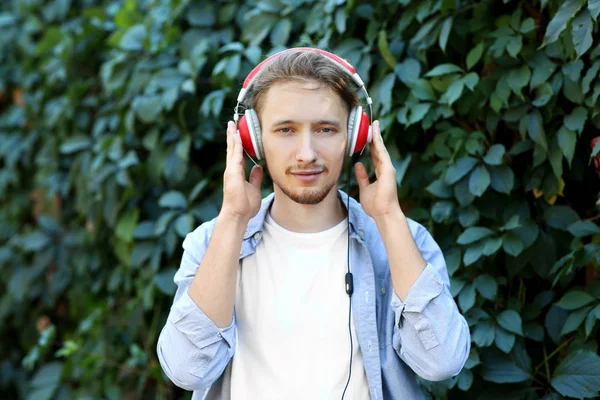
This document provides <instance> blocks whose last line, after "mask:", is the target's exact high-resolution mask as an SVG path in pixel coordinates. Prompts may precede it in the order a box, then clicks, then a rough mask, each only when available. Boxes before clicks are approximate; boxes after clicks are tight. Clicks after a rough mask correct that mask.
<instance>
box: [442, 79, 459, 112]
mask: <svg viewBox="0 0 600 400" xmlns="http://www.w3.org/2000/svg"><path fill="white" fill-rule="evenodd" d="M464 87H465V83H464V82H463V80H462V79H458V80H456V81H454V82H452V84H451V85H450V86H448V90H447V91H446V92H445V93H444V94H443V95H442V97H441V98H440V103H442V104H448V105H449V106H451V105H452V104H454V102H455V101H456V100H458V99H459V97H460V96H461V95H462V92H463V90H464Z"/></svg>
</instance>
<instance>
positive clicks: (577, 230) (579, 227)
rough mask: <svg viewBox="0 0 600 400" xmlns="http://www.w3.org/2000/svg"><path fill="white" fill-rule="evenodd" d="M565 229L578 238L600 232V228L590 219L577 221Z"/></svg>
mask: <svg viewBox="0 0 600 400" xmlns="http://www.w3.org/2000/svg"><path fill="white" fill-rule="evenodd" d="M567 230H568V231H569V232H571V234H572V235H573V236H575V237H578V238H580V237H584V236H590V235H595V234H597V233H600V228H598V225H596V224H595V223H593V222H592V221H577V222H575V223H573V224H571V225H569V227H568V228H567Z"/></svg>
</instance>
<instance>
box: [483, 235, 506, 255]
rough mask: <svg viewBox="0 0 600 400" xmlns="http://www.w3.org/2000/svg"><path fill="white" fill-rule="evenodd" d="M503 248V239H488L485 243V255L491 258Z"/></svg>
mask: <svg viewBox="0 0 600 400" xmlns="http://www.w3.org/2000/svg"><path fill="white" fill-rule="evenodd" d="M500 247H502V239H501V238H499V237H493V238H487V239H485V242H484V247H483V254H484V255H486V256H491V255H492V254H496V252H497V251H498V250H499V249H500Z"/></svg>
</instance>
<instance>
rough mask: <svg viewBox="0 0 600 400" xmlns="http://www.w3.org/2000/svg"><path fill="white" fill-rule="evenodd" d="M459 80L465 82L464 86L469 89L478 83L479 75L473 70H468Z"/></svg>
mask: <svg viewBox="0 0 600 400" xmlns="http://www.w3.org/2000/svg"><path fill="white" fill-rule="evenodd" d="M461 80H462V81H463V82H464V83H465V86H466V87H468V88H469V89H471V90H473V89H475V86H476V85H477V84H478V83H479V75H477V74H476V73H475V72H469V73H468V74H466V75H465V76H463V77H462V78H461Z"/></svg>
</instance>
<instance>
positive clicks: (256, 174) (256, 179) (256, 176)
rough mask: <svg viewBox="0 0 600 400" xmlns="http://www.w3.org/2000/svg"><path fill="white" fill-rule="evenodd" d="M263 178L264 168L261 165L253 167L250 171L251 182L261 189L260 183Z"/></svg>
mask: <svg viewBox="0 0 600 400" xmlns="http://www.w3.org/2000/svg"><path fill="white" fill-rule="evenodd" d="M262 178H263V169H262V167H261V166H259V165H255V166H254V167H252V171H250V179H249V181H250V184H251V185H252V186H254V187H255V188H257V189H259V190H260V184H261V182H262Z"/></svg>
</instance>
